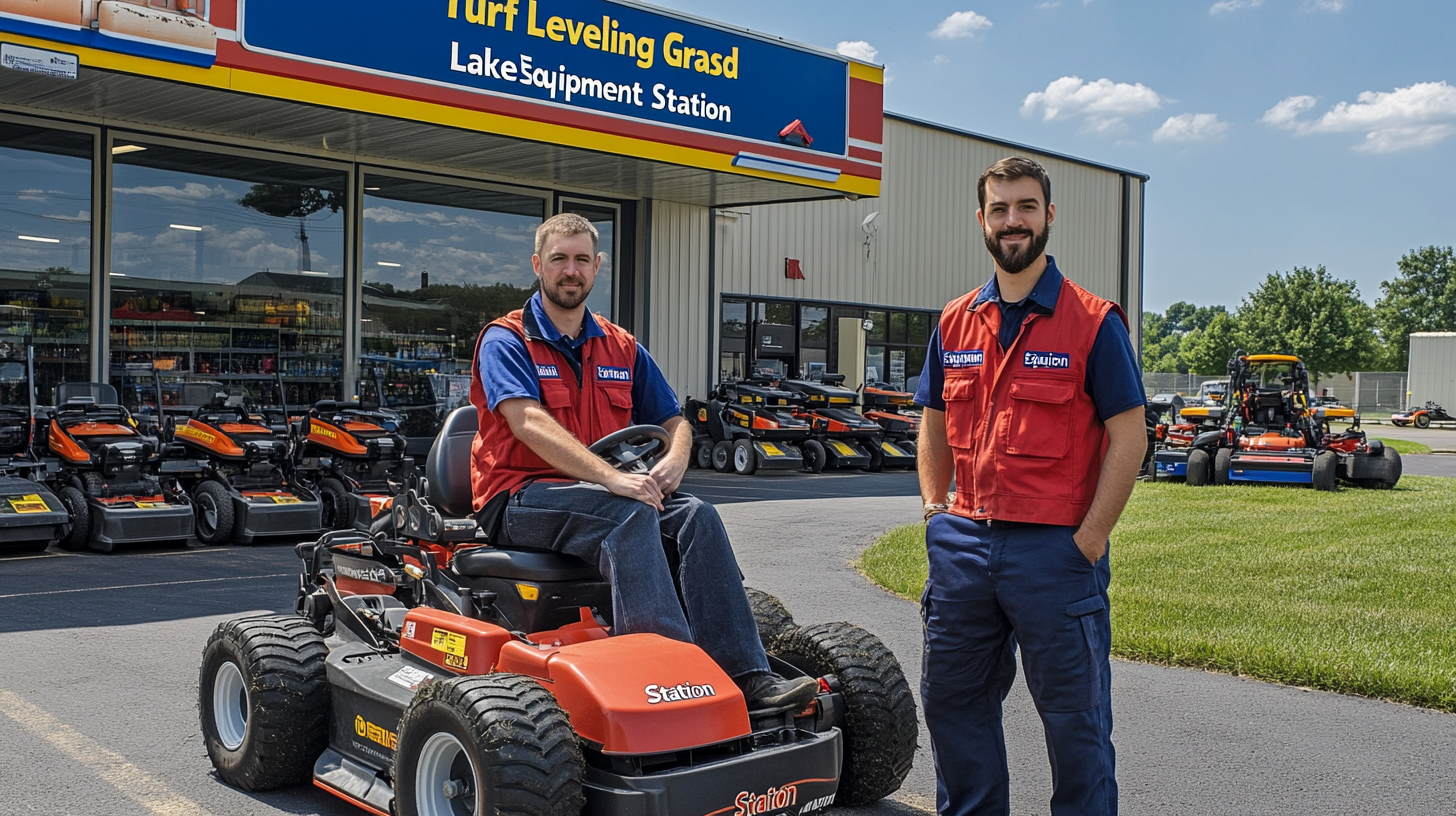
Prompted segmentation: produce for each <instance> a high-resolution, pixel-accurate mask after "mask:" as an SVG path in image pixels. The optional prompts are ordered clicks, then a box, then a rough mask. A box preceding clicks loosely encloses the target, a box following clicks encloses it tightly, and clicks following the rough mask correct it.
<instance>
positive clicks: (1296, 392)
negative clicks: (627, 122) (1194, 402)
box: [1188, 353, 1401, 490]
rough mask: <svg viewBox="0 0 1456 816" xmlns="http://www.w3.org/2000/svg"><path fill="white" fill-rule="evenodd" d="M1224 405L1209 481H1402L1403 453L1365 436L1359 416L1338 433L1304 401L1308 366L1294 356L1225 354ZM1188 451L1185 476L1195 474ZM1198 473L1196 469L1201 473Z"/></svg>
mask: <svg viewBox="0 0 1456 816" xmlns="http://www.w3.org/2000/svg"><path fill="white" fill-rule="evenodd" d="M1228 372H1229V391H1228V401H1227V405H1228V410H1227V412H1226V413H1225V416H1224V425H1223V430H1222V434H1221V436H1220V440H1219V441H1220V445H1219V447H1218V448H1217V449H1216V450H1215V451H1214V453H1213V463H1212V471H1211V475H1212V481H1213V482H1214V483H1215V484H1229V483H1231V482H1265V483H1271V482H1272V483H1276V484H1308V485H1310V486H1312V487H1313V488H1314V489H1316V490H1334V489H1335V485H1336V483H1337V482H1338V481H1339V480H1344V481H1346V482H1349V483H1351V484H1354V485H1357V486H1360V487H1374V488H1390V487H1394V486H1395V484H1396V482H1398V481H1400V475H1401V462H1400V454H1398V453H1396V452H1395V450H1394V449H1391V448H1387V447H1385V445H1384V444H1382V443H1381V442H1380V441H1379V440H1373V441H1372V440H1368V439H1366V437H1365V433H1364V432H1363V431H1361V430H1360V429H1359V424H1358V422H1357V423H1356V424H1355V425H1354V427H1352V428H1351V430H1349V431H1346V432H1344V433H1341V434H1338V435H1336V434H1332V433H1330V432H1329V430H1328V428H1329V426H1328V420H1327V419H1319V418H1316V416H1315V412H1314V411H1313V410H1312V409H1311V407H1310V405H1309V396H1308V395H1309V372H1308V370H1307V369H1306V368H1305V366H1304V363H1302V362H1300V360H1299V358H1298V357H1293V356H1289V355H1283V354H1258V355H1250V356H1245V355H1243V354H1242V353H1239V354H1237V355H1236V356H1235V357H1234V358H1233V359H1231V360H1230V361H1229V365H1228ZM1193 466H1194V464H1193V461H1192V454H1190V459H1189V463H1188V483H1189V484H1190V485H1195V486H1196V485H1199V484H1204V483H1205V482H1204V481H1203V480H1202V478H1195V475H1194V472H1193ZM1202 475H1203V474H1199V476H1200V477H1201V476H1202Z"/></svg>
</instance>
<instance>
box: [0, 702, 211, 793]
mask: <svg viewBox="0 0 1456 816" xmlns="http://www.w3.org/2000/svg"><path fill="white" fill-rule="evenodd" d="M0 714H3V715H5V716H6V717H9V718H10V719H12V720H14V721H15V722H16V723H17V724H18V725H19V726H20V727H21V728H24V729H25V730H26V731H29V732H30V733H32V734H34V735H36V736H37V737H40V738H41V739H43V740H45V741H46V742H48V743H50V744H51V745H53V746H55V747H56V748H57V749H59V750H60V751H61V752H62V753H64V754H65V755H66V756H69V757H70V758H71V759H73V760H75V761H76V762H79V763H81V764H82V765H85V766H86V767H87V768H90V769H91V771H92V772H93V773H95V774H96V775H97V776H99V777H101V779H102V780H104V781H105V782H107V783H108V784H110V785H111V786H112V787H113V788H116V789H117V790H118V791H120V792H121V793H122V794H123V795H125V796H126V797H127V798H129V799H132V800H133V801H135V802H136V803H137V804H139V805H141V806H142V807H144V808H146V809H147V811H148V812H149V813H153V814H156V816H211V814H210V813H209V812H208V811H207V810H206V809H204V808H203V807H202V806H201V805H199V804H197V803H196V802H194V801H192V800H191V799H188V798H187V797H185V796H182V795H181V794H178V793H176V792H175V791H172V790H171V789H169V788H168V787H167V786H166V785H163V784H162V782H161V780H159V779H157V778H156V777H154V776H152V775H151V774H149V773H147V772H146V771H143V770H142V769H141V768H138V767H137V766H135V765H133V764H131V763H130V762H127V761H126V757H124V756H122V755H121V754H118V753H116V752H115V751H112V750H109V749H107V748H106V747H105V746H103V745H101V744H100V743H98V742H97V741H95V740H93V739H91V738H90V737H88V736H86V735H85V734H82V733H81V732H79V731H77V730H76V729H74V728H72V727H70V726H69V725H66V724H65V723H63V722H60V721H59V720H57V719H56V718H55V717H52V716H51V715H49V714H47V713H46V712H45V711H42V710H41V709H39V708H37V707H35V706H34V705H32V704H30V703H28V702H26V701H25V700H23V699H21V697H20V695H18V694H15V693H14V692H10V691H6V690H5V689H0Z"/></svg>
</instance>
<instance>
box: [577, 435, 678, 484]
mask: <svg viewBox="0 0 1456 816" xmlns="http://www.w3.org/2000/svg"><path fill="white" fill-rule="evenodd" d="M671 442H672V437H671V436H669V435H668V433H667V430H666V429H664V428H663V427H662V426H660V425H633V426H632V427H630V428H623V429H622V430H620V431H617V432H616V433H609V434H607V435H606V436H604V437H602V438H601V439H598V440H597V441H595V442H593V443H592V444H591V446H590V447H588V448H587V450H589V451H591V452H592V453H595V454H596V455H597V456H600V457H601V458H602V459H604V460H606V462H607V464H609V465H611V466H612V467H614V468H616V469H617V470H620V471H623V472H624V473H647V472H648V471H650V470H652V466H653V465H655V464H657V457H658V456H659V455H661V454H662V452H663V451H665V450H667V446H668V445H669V444H670V443H671Z"/></svg>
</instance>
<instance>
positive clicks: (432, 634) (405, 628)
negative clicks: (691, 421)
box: [199, 407, 918, 816]
mask: <svg viewBox="0 0 1456 816" xmlns="http://www.w3.org/2000/svg"><path fill="white" fill-rule="evenodd" d="M475 423H476V417H475V409H474V408H473V407H465V408H460V409H457V410H456V411H453V412H452V413H451V414H450V415H449V416H448V417H447V418H446V422H445V427H444V428H443V429H442V431H441V434H440V436H439V437H438V438H437V440H436V442H435V445H434V446H433V447H432V449H431V453H430V456H429V459H428V460H427V461H426V465H425V472H426V476H427V478H426V479H424V480H423V481H422V483H421V484H422V487H423V489H425V490H427V491H428V494H429V497H428V498H426V497H425V496H424V495H422V494H419V493H416V491H415V490H410V491H408V492H407V493H406V495H405V499H404V501H402V502H401V503H399V504H398V505H397V506H396V507H395V508H394V511H393V513H392V517H393V518H394V519H395V520H396V521H397V522H398V523H399V526H398V528H397V530H396V532H397V533H398V534H400V536H401V538H400V539H398V540H384V539H383V537H382V536H381V537H380V538H378V539H375V538H370V537H368V536H365V535H363V534H361V533H357V532H352V531H348V532H334V533H329V534H326V535H325V536H324V537H323V538H322V539H320V540H319V541H318V542H316V543H312V544H304V545H300V546H299V548H298V552H299V555H300V556H301V559H302V561H303V571H302V575H301V576H300V588H299V604H298V609H299V612H300V615H299V616H277V617H274V616H260V617H249V618H242V619H239V620H234V621H229V622H226V623H223V624H221V625H220V626H218V628H217V629H216V631H215V632H214V633H213V635H212V637H211V638H210V639H209V640H208V643H207V646H206V648H205V649H204V652H203V660H202V667H201V672H200V678H199V680H200V685H199V709H200V716H201V726H202V731H203V735H204V738H205V743H206V747H207V752H208V755H209V757H210V758H211V759H212V762H213V765H214V767H215V768H216V769H217V771H218V774H219V775H220V776H221V777H222V778H223V779H224V780H225V781H227V782H228V783H230V784H233V785H236V786H238V787H240V788H244V789H246V790H267V789H272V788H277V787H281V786H284V785H288V784H293V783H297V782H302V781H305V780H308V779H310V778H312V780H313V782H314V784H315V785H317V786H318V787H320V788H322V789H324V790H326V791H328V792H329V793H332V794H334V795H336V796H338V797H340V798H342V799H344V800H346V801H348V802H351V803H353V804H356V805H358V806H360V807H361V808H363V809H365V810H367V811H368V812H370V813H375V814H394V815H395V816H420V815H421V814H428V816H437V815H438V814H479V815H480V816H485V814H505V813H515V814H523V816H576V814H582V813H584V814H590V815H591V816H627V814H648V815H650V814H656V815H657V816H678V814H681V815H682V816H688V815H689V814H691V816H702V814H729V813H732V814H735V815H736V816H779V814H783V816H791V815H792V816H798V814H810V813H813V812H815V811H818V810H820V809H822V808H825V807H828V806H829V805H831V804H842V805H856V804H864V803H867V802H872V801H875V800H877V799H880V798H882V797H884V796H885V795H887V794H889V793H891V792H893V791H894V790H896V789H897V788H898V787H899V785H900V783H901V781H903V779H904V778H905V775H906V774H907V773H908V772H909V769H910V765H911V762H912V760H913V757H914V751H915V744H916V738H917V733H918V726H917V723H916V717H915V703H914V698H913V696H912V695H911V693H910V689H909V686H908V685H907V683H906V681H905V678H904V675H903V673H902V672H901V670H900V668H899V665H898V663H897V662H896V660H895V658H894V655H893V654H891V653H890V652H889V650H888V649H886V648H885V647H884V645H883V644H881V643H880V641H879V640H878V639H876V638H875V637H874V636H873V635H870V634H869V633H867V632H865V631H863V630H861V629H858V628H857V627H853V626H850V625H849V624H842V623H840V624H822V625H817V626H809V627H800V626H797V625H795V624H794V623H793V621H792V618H790V617H789V616H788V615H787V612H786V611H785V610H783V607H782V605H779V604H777V603H776V602H773V600H772V598H769V597H768V596H765V595H763V594H762V593H752V605H753V607H754V610H755V619H756V622H757V623H758V625H759V632H760V637H761V639H763V640H765V641H766V642H767V644H768V647H767V648H768V651H769V652H770V663H771V665H772V666H773V667H774V669H775V670H776V671H778V672H779V673H781V674H787V675H792V676H803V675H805V674H807V675H808V676H813V677H817V678H819V693H818V695H817V696H816V698H815V699H814V700H813V701H812V702H811V703H810V704H809V705H808V706H806V707H805V708H803V709H802V710H798V711H794V710H779V711H749V710H748V709H747V706H746V704H745V702H744V697H743V695H742V694H741V692H739V690H738V688H737V686H736V685H735V684H734V683H733V681H732V680H731V679H729V678H728V677H727V676H726V675H724V674H723V672H722V670H721V669H719V668H718V666H717V665H716V664H715V663H714V662H713V661H712V660H711V659H710V658H708V656H707V655H706V654H705V653H704V652H703V651H702V650H701V649H699V648H698V647H697V646H695V645H693V644H690V643H683V642H679V641H674V640H670V639H667V638H663V637H660V636H657V635H650V634H634V635H618V636H609V635H610V623H609V622H610V619H611V611H610V600H611V591H610V587H609V585H608V584H607V583H606V582H605V581H603V580H602V578H601V576H600V575H599V574H597V572H596V569H595V568H594V567H592V566H590V565H588V564H586V563H585V562H582V561H579V560H577V559H574V558H571V557H569V556H565V555H562V554H557V553H553V552H543V551H535V550H518V549H512V548H511V547H510V546H509V543H510V542H509V539H508V535H506V531H505V530H504V529H497V530H496V531H494V532H493V533H492V534H491V545H490V546H480V540H481V537H482V536H483V535H484V531H481V530H480V529H478V528H477V525H476V523H475V521H474V520H473V519H471V518H469V517H468V516H465V515H464V514H465V513H468V512H469V510H470V486H469V485H470V481H469V475H470V474H469V456H468V455H467V454H468V450H469V444H470V440H471V439H472V438H473V437H474V434H475ZM667 438H668V437H667V434H666V432H665V431H663V430H662V429H661V428H653V427H644V426H638V427H635V428H629V429H626V430H625V431H622V432H619V433H617V434H612V435H611V436H609V437H607V438H606V439H603V440H600V441H599V442H598V443H597V444H596V445H593V446H592V447H593V450H594V451H595V452H597V453H598V454H599V455H603V456H604V457H605V458H608V459H609V461H612V462H613V464H614V465H615V466H617V467H620V468H626V469H628V470H635V471H638V472H641V471H642V470H645V469H646V468H648V467H650V464H651V457H652V456H653V452H654V450H655V449H661V448H662V447H664V446H665V444H666V441H667ZM442 511H443V513H442Z"/></svg>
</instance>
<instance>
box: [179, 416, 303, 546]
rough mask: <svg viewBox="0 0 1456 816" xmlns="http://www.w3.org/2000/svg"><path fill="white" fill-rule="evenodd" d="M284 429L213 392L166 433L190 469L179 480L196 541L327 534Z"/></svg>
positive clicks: (246, 542)
mask: <svg viewBox="0 0 1456 816" xmlns="http://www.w3.org/2000/svg"><path fill="white" fill-rule="evenodd" d="M285 428H286V426H283V427H275V426H274V425H270V424H269V423H268V422H267V421H266V420H265V418H264V416H263V415H262V414H261V413H259V412H256V411H254V410H251V409H250V407H249V406H248V405H247V403H246V401H245V398H244V397H243V395H241V394H231V395H230V394H226V393H214V395H213V398H212V399H210V400H208V402H207V404H205V405H201V406H199V407H198V408H197V409H195V410H194V411H193V413H192V415H191V416H190V417H188V418H187V419H185V420H184V421H183V422H181V423H180V424H177V425H175V426H174V427H173V428H172V432H171V438H172V441H174V442H175V443H176V444H177V445H179V446H181V448H182V451H183V452H182V457H183V458H185V459H188V460H191V461H192V463H193V464H194V467H192V468H188V469H187V470H186V471H185V475H183V476H182V477H181V481H182V483H183V486H184V487H185V488H186V489H187V492H188V493H189V494H190V495H191V497H192V502H193V504H194V505H195V506H196V508H197V538H198V540H200V541H201V542H202V543H204V544H222V543H226V542H228V541H236V542H238V543H240V544H248V543H252V541H253V540H254V539H255V538H257V537H259V536H280V535H300V536H301V535H309V536H316V535H318V534H320V533H322V532H324V531H325V530H326V529H328V528H327V527H325V526H324V524H323V502H321V501H320V500H319V496H318V494H317V493H315V492H314V490H313V489H311V487H310V486H308V485H305V484H304V483H303V481H302V480H301V479H299V478H298V477H297V475H296V474H295V472H294V471H295V467H294V465H295V463H294V461H293V451H292V450H291V448H290V442H291V440H290V439H289V437H288V435H287V431H286V429H285ZM280 431H282V434H281V435H280V433H279V432H280Z"/></svg>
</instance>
